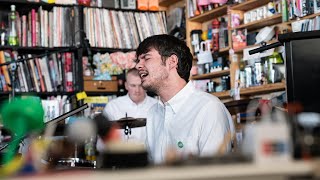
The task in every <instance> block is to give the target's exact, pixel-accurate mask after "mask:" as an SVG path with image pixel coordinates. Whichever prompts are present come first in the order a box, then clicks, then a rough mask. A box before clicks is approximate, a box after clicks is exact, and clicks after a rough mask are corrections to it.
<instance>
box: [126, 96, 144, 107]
mask: <svg viewBox="0 0 320 180" xmlns="http://www.w3.org/2000/svg"><path fill="white" fill-rule="evenodd" d="M126 97H127V99H128V101H129V102H130V103H131V104H132V105H133V106H140V105H143V104H145V103H146V102H147V95H146V96H145V98H144V100H143V101H142V102H141V103H139V104H136V103H135V102H133V101H132V99H131V98H130V96H129V94H127V95H126Z"/></svg>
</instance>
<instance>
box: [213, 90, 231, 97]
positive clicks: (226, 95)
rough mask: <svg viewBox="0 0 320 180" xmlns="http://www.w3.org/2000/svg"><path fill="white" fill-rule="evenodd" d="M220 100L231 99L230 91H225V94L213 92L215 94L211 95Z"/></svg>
mask: <svg viewBox="0 0 320 180" xmlns="http://www.w3.org/2000/svg"><path fill="white" fill-rule="evenodd" d="M210 94H212V95H214V96H216V97H218V98H220V99H227V98H231V96H230V91H223V92H213V93H210Z"/></svg>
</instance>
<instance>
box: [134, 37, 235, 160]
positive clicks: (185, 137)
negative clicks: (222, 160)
mask: <svg viewBox="0 0 320 180" xmlns="http://www.w3.org/2000/svg"><path fill="white" fill-rule="evenodd" d="M136 63H137V64H136V68H137V69H138V71H139V74H140V78H141V82H142V84H141V85H142V87H143V88H144V89H145V90H147V91H152V92H154V93H156V94H157V95H158V96H159V97H160V101H159V102H158V103H157V104H155V105H153V106H152V107H151V109H150V110H149V112H148V115H147V125H146V127H147V128H146V129H147V140H146V141H147V142H146V144H147V148H148V150H149V154H150V159H151V161H153V162H154V163H155V164H160V163H164V162H165V160H166V158H167V155H168V153H169V152H170V151H171V150H173V151H174V152H175V153H176V155H177V156H178V157H181V158H184V157H187V156H189V155H194V156H212V155H214V154H216V153H218V151H219V149H221V146H222V145H223V144H224V143H223V142H224V138H225V137H226V136H227V135H228V133H231V134H232V133H234V125H233V121H232V119H231V116H230V113H229V112H228V110H227V109H226V107H225V106H224V104H223V103H222V102H221V101H220V100H219V99H218V98H217V97H215V96H213V95H211V94H208V93H205V92H202V91H200V90H197V89H195V87H194V85H193V83H192V82H191V81H189V76H190V70H191V66H192V54H191V52H190V49H189V48H188V47H187V46H186V44H185V42H183V41H180V40H179V39H177V38H175V37H174V36H170V35H165V34H163V35H155V36H151V37H148V38H146V39H145V40H144V41H143V42H141V43H140V44H139V46H138V49H137V60H136ZM222 149H224V150H223V152H222V153H227V152H229V151H230V149H231V142H229V143H227V144H225V148H222Z"/></svg>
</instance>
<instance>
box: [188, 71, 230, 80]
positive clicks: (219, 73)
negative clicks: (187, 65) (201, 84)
mask: <svg viewBox="0 0 320 180" xmlns="http://www.w3.org/2000/svg"><path fill="white" fill-rule="evenodd" d="M229 74H230V70H229V69H227V70H221V71H217V72H212V73H207V74H201V75H195V76H192V77H191V79H192V80H200V79H212V78H216V77H221V76H225V75H229Z"/></svg>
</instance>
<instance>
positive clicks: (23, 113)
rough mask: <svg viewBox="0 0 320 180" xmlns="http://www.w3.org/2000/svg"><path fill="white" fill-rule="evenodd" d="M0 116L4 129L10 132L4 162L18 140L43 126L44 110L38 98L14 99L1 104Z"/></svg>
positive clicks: (13, 153)
mask: <svg viewBox="0 0 320 180" xmlns="http://www.w3.org/2000/svg"><path fill="white" fill-rule="evenodd" d="M2 107H3V108H2V109H1V117H2V123H3V126H4V128H5V129H7V130H9V131H10V132H11V133H12V136H13V137H12V141H11V142H10V144H9V146H8V150H7V151H6V153H5V154H4V159H3V161H4V163H7V162H9V161H10V160H12V158H13V157H14V155H15V153H16V150H17V148H18V146H19V144H20V141H21V140H22V139H24V138H25V136H26V135H28V134H30V133H38V132H40V131H42V130H43V129H44V127H45V124H44V122H43V115H44V111H43V108H42V105H41V102H40V100H38V99H35V98H23V99H14V100H12V101H11V102H6V103H5V104H3V106H2Z"/></svg>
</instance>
